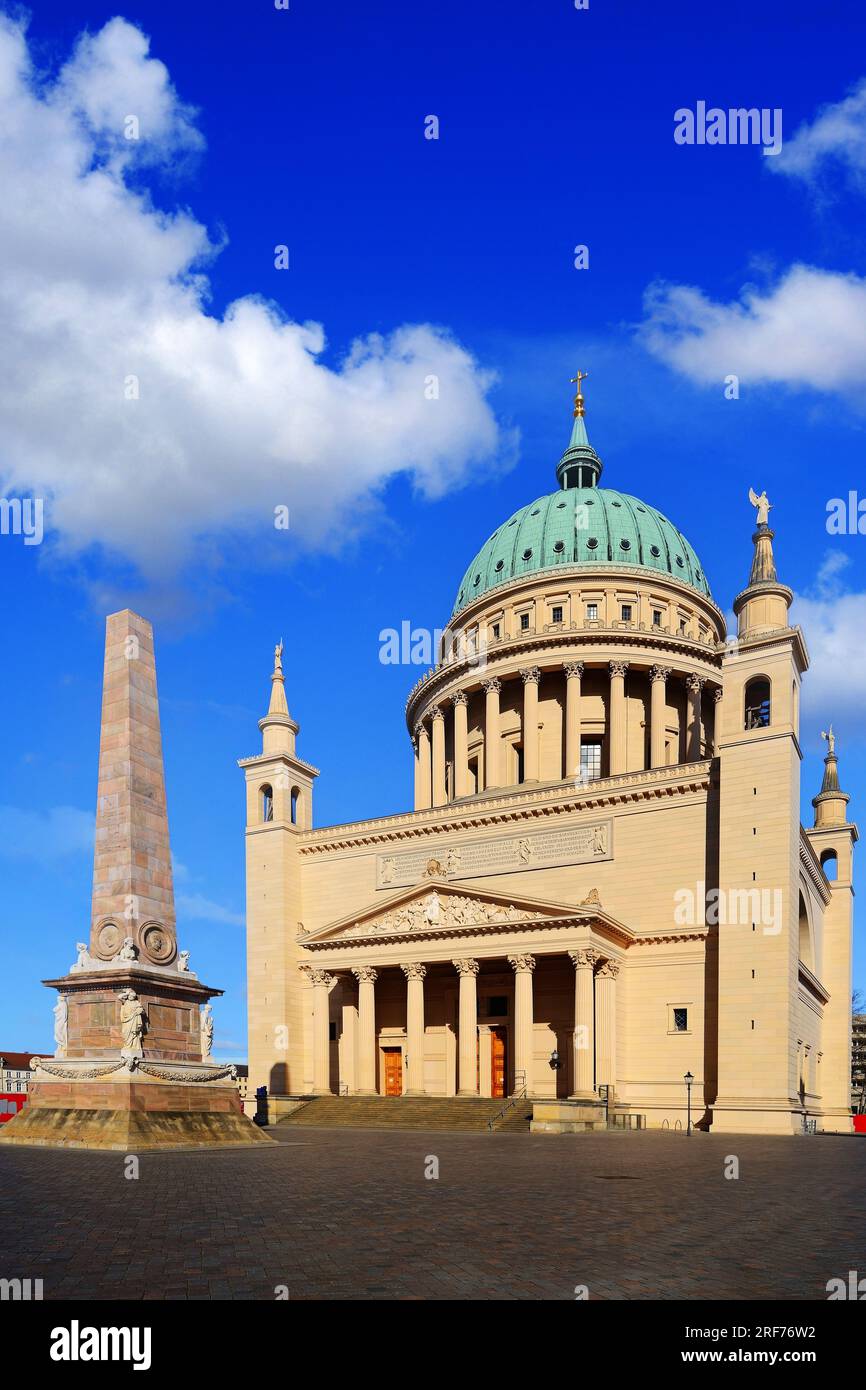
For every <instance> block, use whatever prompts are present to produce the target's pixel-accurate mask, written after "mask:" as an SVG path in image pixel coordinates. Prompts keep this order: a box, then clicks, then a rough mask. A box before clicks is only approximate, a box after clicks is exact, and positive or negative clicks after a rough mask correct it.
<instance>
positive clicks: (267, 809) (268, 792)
mask: <svg viewBox="0 0 866 1390" xmlns="http://www.w3.org/2000/svg"><path fill="white" fill-rule="evenodd" d="M261 798H262V820H263V821H268V820H273V818H274V789H273V787H272V786H271V785H270V783H269V782H266V783H265V785H264V786H263V787H262V788H261Z"/></svg>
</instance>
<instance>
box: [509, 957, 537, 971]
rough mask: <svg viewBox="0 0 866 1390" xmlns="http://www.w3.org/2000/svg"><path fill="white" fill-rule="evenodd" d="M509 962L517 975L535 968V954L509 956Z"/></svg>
mask: <svg viewBox="0 0 866 1390" xmlns="http://www.w3.org/2000/svg"><path fill="white" fill-rule="evenodd" d="M508 964H509V965H510V966H511V969H512V970H513V971H514V972H515V974H517V975H519V974H521V973H522V972H525V971H533V970H534V969H535V956H526V955H521V956H509V957H508Z"/></svg>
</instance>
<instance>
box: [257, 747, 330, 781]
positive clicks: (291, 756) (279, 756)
mask: <svg viewBox="0 0 866 1390" xmlns="http://www.w3.org/2000/svg"><path fill="white" fill-rule="evenodd" d="M280 762H281V763H289V764H290V766H292V767H297V768H301V769H302V770H303V771H304V772H307V773H309V774H310V776H311V777H319V776H320V775H321V774H320V770H319V768H317V767H313V764H312V763H306V762H304V759H303V758H299V757H297V755H296V754H295V753H286V752H284V751H282V750H281V749H278V750H277V751H276V752H274V753H253V754H252V755H251V756H250V757H249V758H238V767H255V765H256V763H280Z"/></svg>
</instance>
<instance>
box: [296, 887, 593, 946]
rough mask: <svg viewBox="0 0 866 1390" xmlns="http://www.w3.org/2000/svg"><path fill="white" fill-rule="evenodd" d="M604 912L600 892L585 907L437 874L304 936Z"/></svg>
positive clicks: (320, 939) (328, 937) (329, 937)
mask: <svg viewBox="0 0 866 1390" xmlns="http://www.w3.org/2000/svg"><path fill="white" fill-rule="evenodd" d="M593 911H595V912H598V911H600V903H599V901H598V894H597V893H592V894H590V897H589V898H588V899H587V901H586V902H584V903H581V904H580V905H579V906H575V905H574V904H570V905H569V904H563V903H553V902H548V901H545V900H543V899H539V898H525V897H519V896H515V895H513V894H503V893H496V892H488V891H486V890H484V889H472V890H466V889H465V888H458V887H455V885H453V884H451V883H447V882H445V881H444V880H443V879H439V878H437V879H432V880H428V881H427V882H426V883H420V884H416V885H415V886H414V887H413V888H409V889H405V890H403V891H401V892H398V893H393V894H391V896H390V897H389V898H387V899H385V900H384V901H383V900H382V899H381V898H380V899H379V900H378V901H377V902H376V903H374V904H371V905H370V906H369V907H367V908H366V909H364V910H363V911H361V912H356V913H353V914H351V916H348V917H344V918H342V919H341V920H340V921H338V922H332V923H330V924H328V925H327V926H325V927H321V928H320V929H319V930H318V931H316V932H310V933H306V934H304V935H302V936H301V937H300V940H301V941H302V943H303V944H304V945H305V946H312V945H314V944H322V945H324V944H328V945H330V944H332V943H335V942H337V941H348V940H356V939H365V938H370V937H388V936H405V935H407V934H415V933H421V934H424V935H434V936H435V935H436V934H437V932H440V931H441V932H443V933H444V932H447V933H450V932H452V931H454V930H455V929H459V928H467V929H469V930H471V929H473V928H476V929H477V928H490V927H497V926H501V927H505V928H507V927H509V926H511V925H512V924H514V925H519V924H521V923H535V924H538V923H544V922H545V921H550V922H558V921H562V920H563V919H565V920H569V919H573V918H575V917H580V916H586V915H587V914H588V913H591V912H593Z"/></svg>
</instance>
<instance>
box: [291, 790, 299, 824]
mask: <svg viewBox="0 0 866 1390" xmlns="http://www.w3.org/2000/svg"><path fill="white" fill-rule="evenodd" d="M300 805H301V789H300V787H292V825H297V824H298V811H299V809H300Z"/></svg>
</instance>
